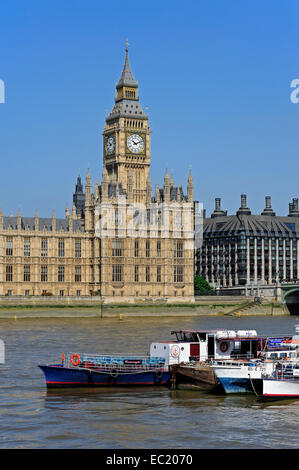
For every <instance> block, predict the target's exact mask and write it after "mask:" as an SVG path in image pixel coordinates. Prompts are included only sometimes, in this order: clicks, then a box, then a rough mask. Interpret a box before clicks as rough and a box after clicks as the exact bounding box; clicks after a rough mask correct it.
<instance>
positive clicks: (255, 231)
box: [203, 215, 299, 238]
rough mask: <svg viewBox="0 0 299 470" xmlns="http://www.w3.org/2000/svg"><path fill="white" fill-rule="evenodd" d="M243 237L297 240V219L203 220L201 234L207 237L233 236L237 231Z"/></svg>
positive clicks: (230, 218)
mask: <svg viewBox="0 0 299 470" xmlns="http://www.w3.org/2000/svg"><path fill="white" fill-rule="evenodd" d="M241 230H242V231H245V235H247V236H249V235H255V236H263V235H265V236H276V237H293V236H296V237H298V238H299V217H283V216H271V215H269V216H267V215H231V216H223V217H215V218H208V219H204V221H203V233H204V236H205V237H206V238H208V237H209V236H215V235H216V236H217V235H220V236H233V235H236V234H237V232H239V231H241Z"/></svg>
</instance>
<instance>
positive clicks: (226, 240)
mask: <svg viewBox="0 0 299 470" xmlns="http://www.w3.org/2000/svg"><path fill="white" fill-rule="evenodd" d="M265 199H266V200H265V209H264V210H263V212H262V213H261V214H259V215H253V214H252V213H251V210H250V209H249V208H248V206H247V197H246V195H245V194H242V195H241V206H240V208H239V210H238V211H237V212H236V214H235V215H228V214H227V211H224V210H222V209H221V200H220V198H216V200H215V210H214V212H213V213H212V214H211V216H210V217H209V218H205V219H204V223H203V244H202V247H201V248H200V249H199V250H198V252H197V253H196V272H197V274H200V275H202V276H203V277H204V278H205V279H206V280H208V281H209V282H210V283H211V284H212V285H213V286H221V287H233V286H244V285H252V284H257V283H261V284H264V285H272V284H277V283H278V282H283V281H287V282H289V281H297V280H299V264H298V253H299V209H298V199H293V201H292V202H291V203H290V204H289V214H288V215H287V216H277V215H276V214H275V212H274V210H273V209H272V206H271V198H270V196H267V197H266V198H265Z"/></svg>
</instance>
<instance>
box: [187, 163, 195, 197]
mask: <svg viewBox="0 0 299 470" xmlns="http://www.w3.org/2000/svg"><path fill="white" fill-rule="evenodd" d="M187 198H188V202H193V199H194V191H193V178H192V174H191V168H190V170H189V176H188V184H187Z"/></svg>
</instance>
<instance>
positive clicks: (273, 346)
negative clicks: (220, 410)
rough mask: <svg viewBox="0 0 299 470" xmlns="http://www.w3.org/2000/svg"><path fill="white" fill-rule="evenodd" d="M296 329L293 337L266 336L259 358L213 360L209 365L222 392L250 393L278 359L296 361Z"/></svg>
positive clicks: (298, 360) (298, 341) (298, 343)
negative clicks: (238, 360)
mask: <svg viewBox="0 0 299 470" xmlns="http://www.w3.org/2000/svg"><path fill="white" fill-rule="evenodd" d="M298 331H299V328H298V327H296V335H295V336H293V337H286V336H285V337H280V338H279V337H276V338H274V337H270V338H268V339H267V342H266V347H265V349H264V350H263V351H261V353H260V355H259V358H253V359H251V360H249V361H247V362H244V361H242V362H237V361H231V362H228V361H221V362H220V361H214V362H213V364H212V365H211V368H212V369H213V371H214V373H215V376H216V377H217V379H218V380H219V382H220V383H221V385H222V387H223V389H224V391H225V393H254V392H255V389H260V388H261V383H260V382H259V381H260V380H261V379H262V378H263V377H265V376H267V377H272V374H274V373H275V370H276V368H277V363H279V361H283V362H284V361H288V362H291V363H292V364H297V363H298V364H299V357H298V356H299V335H298Z"/></svg>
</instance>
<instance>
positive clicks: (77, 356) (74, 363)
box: [71, 354, 81, 366]
mask: <svg viewBox="0 0 299 470" xmlns="http://www.w3.org/2000/svg"><path fill="white" fill-rule="evenodd" d="M74 358H77V360H76V361H74ZM80 361H81V359H80V356H79V354H73V355H72V357H71V363H72V364H73V366H77V365H78V364H80Z"/></svg>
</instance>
